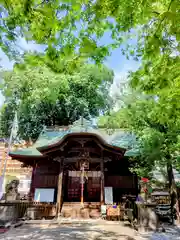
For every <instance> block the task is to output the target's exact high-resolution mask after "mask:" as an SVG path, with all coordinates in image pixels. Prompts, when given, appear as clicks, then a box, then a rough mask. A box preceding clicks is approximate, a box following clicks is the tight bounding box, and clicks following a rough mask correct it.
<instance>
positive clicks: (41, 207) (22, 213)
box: [0, 201, 56, 220]
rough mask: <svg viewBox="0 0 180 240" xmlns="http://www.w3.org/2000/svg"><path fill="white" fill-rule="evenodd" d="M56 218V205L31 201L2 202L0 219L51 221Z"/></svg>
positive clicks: (0, 204)
mask: <svg viewBox="0 0 180 240" xmlns="http://www.w3.org/2000/svg"><path fill="white" fill-rule="evenodd" d="M55 216H56V204H54V203H39V202H30V201H0V218H1V219H5V220H15V219H21V218H27V219H42V218H45V219H49V218H53V217H55Z"/></svg>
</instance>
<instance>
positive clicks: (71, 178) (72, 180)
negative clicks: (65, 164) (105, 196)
mask: <svg viewBox="0 0 180 240" xmlns="http://www.w3.org/2000/svg"><path fill="white" fill-rule="evenodd" d="M82 174H83V173H82V171H67V173H66V182H67V184H65V189H64V190H65V195H64V201H65V202H80V201H81V198H82V196H83V201H84V202H100V192H101V172H100V171H84V174H83V176H82ZM82 181H83V182H82ZM82 190H83V191H82Z"/></svg>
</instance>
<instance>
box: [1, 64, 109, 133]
mask: <svg viewBox="0 0 180 240" xmlns="http://www.w3.org/2000/svg"><path fill="white" fill-rule="evenodd" d="M19 67H20V66H18V67H17V66H16V67H15V68H14V70H13V71H11V72H3V73H2V74H3V80H4V84H3V88H2V91H3V94H4V96H5V99H6V101H5V105H4V107H3V110H2V117H3V122H4V134H5V135H8V134H9V131H8V130H9V124H10V122H11V121H12V119H13V117H12V116H13V114H14V111H15V109H17V110H18V116H19V125H20V134H21V137H23V138H28V137H31V138H36V137H37V136H38V134H39V132H40V130H41V129H42V127H43V125H47V126H51V125H69V124H71V123H72V122H73V121H75V120H77V118H79V117H80V116H84V117H90V116H91V117H94V116H98V115H99V112H100V111H105V112H106V111H108V109H109V107H110V105H111V98H110V97H109V93H108V90H109V87H110V85H111V84H112V81H113V72H112V71H111V70H109V69H107V68H106V67H105V66H103V65H102V66H98V67H97V66H95V65H93V64H84V65H81V67H80V68H78V69H76V71H74V72H73V73H55V72H54V71H51V70H50V69H49V68H47V67H45V66H43V65H41V66H37V67H31V66H28V65H26V66H24V68H23V69H22V68H21V69H19ZM17 101H18V102H19V103H18V104H17Z"/></svg>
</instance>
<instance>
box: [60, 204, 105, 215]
mask: <svg viewBox="0 0 180 240" xmlns="http://www.w3.org/2000/svg"><path fill="white" fill-rule="evenodd" d="M100 212H101V204H100V203H99V202H90V203H88V202H85V203H84V207H83V208H82V206H81V203H79V202H64V203H63V206H62V209H61V216H62V217H65V218H76V219H77V218H79V219H88V218H93V219H96V218H99V217H100Z"/></svg>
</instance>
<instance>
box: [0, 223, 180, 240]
mask: <svg viewBox="0 0 180 240" xmlns="http://www.w3.org/2000/svg"><path fill="white" fill-rule="evenodd" d="M170 230H172V229H170ZM176 230H177V229H174V230H173V231H172V232H173V234H170V233H169V232H168V233H167V234H165V236H166V235H167V236H168V238H157V234H156V236H155V235H154V234H153V233H148V234H143V235H140V234H138V233H137V232H136V231H135V230H133V229H131V228H130V227H125V226H124V225H123V223H122V222H107V221H102V220H100V221H86V222H80V223H79V224H77V223H71V224H70V223H68V224H63V223H61V224H47V223H44V224H24V225H23V226H21V227H18V228H12V229H10V230H9V231H8V232H7V233H2V234H0V239H4V240H22V239H28V240H140V239H143V240H148V239H153V240H155V239H163V240H164V239H165V240H166V239H168V240H179V239H180V233H179V232H178V231H176ZM179 230H180V229H179ZM169 234H170V235H169ZM159 236H162V233H160V234H159ZM169 236H170V237H169Z"/></svg>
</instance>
